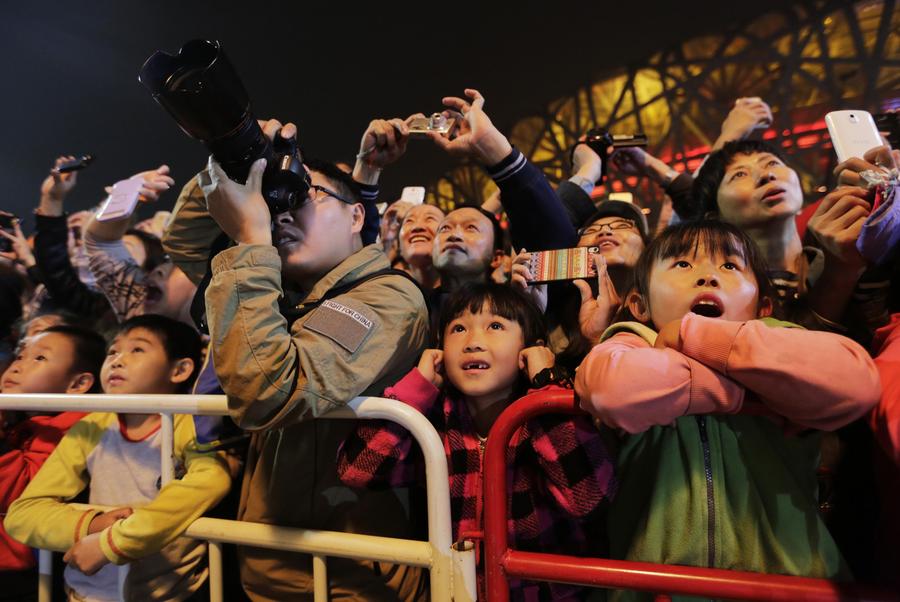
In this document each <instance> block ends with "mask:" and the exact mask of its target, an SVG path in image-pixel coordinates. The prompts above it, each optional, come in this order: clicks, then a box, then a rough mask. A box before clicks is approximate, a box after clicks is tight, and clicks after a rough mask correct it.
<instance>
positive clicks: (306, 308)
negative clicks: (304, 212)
mask: <svg viewBox="0 0 900 602" xmlns="http://www.w3.org/2000/svg"><path fill="white" fill-rule="evenodd" d="M385 276H401V277H403V278H406V279H407V280H409V281H410V282H412V283H413V284H415V285H416V288H417V289H419V292H420V293H422V298H423V299H426V300H427V299H428V296H427V295H426V294H425V291H424V290H422V286H421V285H420V284H419V283H418V282H416V280H415V279H414V278H413V277H412V276H410V275H409V274H407V273H406V272H404V271H402V270H395V269H394V268H384V269H381V270H378V271H375V272H372V273H371V274H366V275H365V276H363V277H362V278H358V279H356V280H354V281H353V282H348V283H347V284H343V285H341V286H335V287H333V288H331V289H329V290H328V291H326V292H325V294H324V295H322V296H321V297H320V298H319V299H317V300H316V301H312V302H310V303H300V304H299V305H295V306H283V307H282V308H281V315H283V316H284V317H285V319H286V320H287V322H288V329H290V328H291V327H292V326H293V325H294V322H296V321H297V320H299V319H300V318H302V317H303V316H305V315H306V314H308V313H309V312H311V311H312V310H314V309H316V308H317V307H319V306H320V305H321V304H322V303H324V302H325V301H328V300H329V299H333V298H334V297H337V296H339V295H343V294H344V293H347V292H350V291H352V290H353V289H355V288H356V287H358V286H359V285H361V284H363V283H365V282H368V281H370V280H375V279H376V278H383V277H385ZM425 308H426V311H427V310H428V304H427V303H426V305H425Z"/></svg>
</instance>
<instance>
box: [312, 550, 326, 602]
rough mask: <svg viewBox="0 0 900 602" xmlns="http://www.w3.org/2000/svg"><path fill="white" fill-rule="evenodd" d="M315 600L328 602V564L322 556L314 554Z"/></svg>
mask: <svg viewBox="0 0 900 602" xmlns="http://www.w3.org/2000/svg"><path fill="white" fill-rule="evenodd" d="M312 561H313V599H314V600H315V602H328V564H327V563H326V562H325V557H324V556H322V555H321V554H313V558H312Z"/></svg>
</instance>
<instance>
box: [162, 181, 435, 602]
mask: <svg viewBox="0 0 900 602" xmlns="http://www.w3.org/2000/svg"><path fill="white" fill-rule="evenodd" d="M184 218H188V219H189V221H190V222H191V223H190V224H185V223H184V221H182V220H183V219H184ZM209 221H211V220H210V218H209V217H208V215H206V212H205V201H204V200H203V196H202V193H200V192H199V187H197V186H196V184H195V183H194V182H192V183H191V184H188V186H186V187H185V190H184V191H183V192H182V196H181V198H179V201H178V205H177V206H176V215H175V219H174V221H173V224H172V226H171V228H170V230H169V233H168V234H167V237H166V239H165V240H164V245H165V247H166V250H167V251H168V252H169V253H170V255H172V257H173V259H174V260H175V261H176V263H178V264H179V266H180V267H181V268H182V270H184V271H185V272H186V273H187V274H188V275H189V276H190V277H191V278H196V279H198V280H199V278H201V277H202V275H203V274H202V272H203V271H204V270H205V259H204V258H203V253H204V251H201V250H199V248H198V247H197V246H191V244H190V237H191V236H194V237H195V239H194V240H195V241H196V242H198V243H199V244H200V246H203V245H209V244H210V243H211V241H212V240H214V239H215V235H212V234H211V233H210V232H208V229H209V226H210V223H209ZM212 226H213V227H214V226H215V224H214V223H213V224H212ZM387 267H389V266H388V261H387V258H386V257H385V255H384V254H383V253H382V252H381V250H380V249H379V248H378V247H376V246H374V245H370V246H368V247H365V248H363V249H361V250H359V251H357V252H356V253H354V254H353V255H351V256H349V257H347V258H346V259H345V260H344V261H343V262H342V263H340V264H339V265H338V266H336V267H335V268H334V269H333V270H332V271H331V272H329V273H328V274H326V275H325V276H324V277H323V278H322V279H321V280H320V281H319V282H318V283H317V284H316V285H315V286H314V287H313V289H312V290H311V291H310V292H309V294H308V295H307V296H306V297H305V298H304V299H303V302H304V303H306V304H313V303H315V302H317V301H319V300H320V299H321V298H322V296H323V295H325V293H327V292H328V291H329V290H330V289H332V288H335V287H339V286H344V285H346V284H348V283H351V282H353V281H355V280H358V279H360V278H363V277H365V276H366V275H368V274H371V273H373V272H376V271H379V270H381V269H384V268H387ZM212 273H213V277H212V280H211V282H210V285H209V288H208V289H207V291H206V309H207V319H208V320H209V326H210V335H211V345H210V348H211V349H212V353H213V362H214V365H215V366H216V374H217V375H218V377H219V380H220V382H221V384H222V387H223V389H224V390H225V392H226V394H227V395H228V403H229V407H230V409H231V413H232V416H233V418H234V419H235V420H236V421H237V423H238V424H239V425H240V426H241V427H242V428H245V429H248V430H251V431H255V432H254V436H253V439H252V442H251V449H250V452H249V457H248V458H247V465H246V470H245V474H244V482H243V487H242V491H241V503H240V509H239V517H238V518H239V519H240V520H246V521H251V522H262V523H269V524H277V525H283V526H290V527H305V528H312V529H327V530H335V531H351V532H358V533H366V534H374V535H384V536H394V537H421V536H422V533H417V532H416V530H415V529H414V528H413V527H412V522H413V521H412V519H411V517H410V504H409V499H408V494H407V492H406V491H405V490H389V491H376V492H370V491H358V490H353V489H350V488H348V487H345V486H344V485H343V484H342V483H341V482H340V480H339V479H338V476H337V471H336V468H335V461H336V455H337V448H338V445H339V444H340V443H341V442H342V441H343V440H344V438H345V437H346V436H347V434H348V433H349V432H350V431H351V430H352V429H353V428H354V426H355V424H354V421H349V420H310V419H311V418H317V417H319V416H321V415H323V414H325V413H327V412H328V411H330V410H331V409H334V408H337V407H340V406H342V405H344V404H345V403H346V402H347V401H349V400H351V399H352V398H354V397H356V396H358V395H381V394H382V392H383V391H384V389H385V387H386V386H388V385H391V384H393V383H395V382H397V381H398V380H400V378H401V377H402V376H403V375H404V374H405V373H406V372H408V371H409V369H410V368H411V367H412V366H413V365H415V362H416V361H417V360H418V357H419V355H421V352H422V350H423V349H424V347H425V344H426V341H427V335H428V316H427V310H426V307H425V300H424V299H423V297H422V294H421V292H420V291H419V289H418V288H417V287H416V286H415V284H414V283H412V282H410V281H409V280H408V279H406V278H403V277H402V276H397V275H386V276H381V277H377V278H373V279H371V280H368V281H366V282H365V283H363V284H360V285H359V286H358V287H356V288H353V289H351V290H349V291H347V292H345V293H344V294H340V295H337V296H335V297H333V298H330V299H328V300H327V301H325V302H324V303H322V304H321V305H318V306H317V307H316V308H315V309H313V310H312V311H310V312H308V313H306V314H305V315H302V317H300V318H299V319H297V320H296V321H295V322H294V323H293V324H292V325H291V326H290V327H289V326H288V322H287V320H286V319H285V318H284V317H283V315H282V314H281V311H280V308H279V298H280V297H282V296H283V295H284V293H283V288H282V285H281V260H280V258H279V256H278V252H277V251H276V249H275V248H274V247H271V246H265V245H240V246H237V247H232V248H229V249H226V250H225V251H223V252H221V253H219V254H218V255H217V256H216V257H215V259H214V260H213V262H212ZM299 307H302V304H301V306H299ZM241 553H242V562H241V577H242V581H243V583H244V588H245V590H246V591H247V593H248V594H249V595H250V597H251V598H252V599H254V600H294V599H312V591H313V584H312V569H311V559H310V558H309V557H308V556H305V555H299V554H286V553H281V552H276V551H269V550H262V549H257V548H245V549H243V550H242V551H241ZM375 564H377V566H375V565H374V564H373V563H371V562H359V561H350V560H340V559H334V558H331V559H329V560H328V574H329V581H330V586H331V595H332V597H340V598H341V599H347V600H354V599H355V600H396V599H403V600H410V599H415V597H416V595H417V594H418V592H419V591H420V589H421V586H422V581H423V579H424V575H423V573H422V571H421V570H420V569H414V568H409V567H399V566H392V565H386V564H385V563H375Z"/></svg>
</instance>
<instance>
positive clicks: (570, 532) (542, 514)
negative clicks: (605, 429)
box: [338, 368, 617, 601]
mask: <svg viewBox="0 0 900 602" xmlns="http://www.w3.org/2000/svg"><path fill="white" fill-rule="evenodd" d="M548 388H549V387H548ZM385 396H386V397H390V398H393V399H399V400H401V401H403V402H405V403H407V404H409V405H411V406H413V407H414V408H416V409H418V410H419V411H420V412H422V413H423V414H424V415H425V416H426V417H427V418H428V419H429V421H431V423H432V424H433V425H434V427H435V429H437V432H438V434H439V435H440V436H441V439H442V440H443V442H444V450H445V452H446V454H447V463H448V468H449V477H450V511H451V513H452V522H453V537H454V540H458V539H459V538H460V534H463V535H467V534H471V533H474V532H481V531H482V528H483V527H482V506H483V503H482V476H483V475H482V457H483V454H484V450H483V442H482V441H481V440H480V439H479V437H478V435H477V432H476V430H475V425H474V423H473V420H472V417H471V415H470V414H469V410H468V407H467V406H466V404H465V402H464V401H462V400H460V399H455V398H454V397H451V396H450V395H446V394H442V392H441V391H439V390H438V389H437V388H435V387H434V385H432V384H431V382H429V381H428V380H426V379H425V378H424V377H423V376H422V374H421V373H420V372H419V370H418V369H415V368H414V369H413V370H412V371H411V372H410V373H409V374H407V375H406V376H405V377H404V378H403V379H402V380H401V381H400V382H399V383H397V384H396V385H394V386H393V387H389V388H388V389H387V390H386V391H385ZM413 443H414V440H413V438H412V436H411V435H410V434H409V432H408V431H407V430H406V429H404V428H403V427H401V426H398V425H396V424H393V423H390V422H387V421H369V422H361V423H360V424H359V426H358V427H357V428H356V430H355V431H354V432H353V433H351V434H350V435H349V436H348V438H347V439H346V440H345V441H344V443H343V445H342V446H341V449H340V450H339V452H338V473H339V474H340V477H341V480H343V482H344V483H346V484H347V485H350V486H352V487H369V488H387V487H402V486H410V485H416V484H419V485H422V484H424V482H425V467H424V460H423V458H422V453H421V450H420V449H419V448H418V447H417V446H414V445H413ZM507 467H508V468H507V474H506V478H507V485H508V488H509V489H508V491H510V496H509V516H510V521H509V528H508V532H509V537H510V541H511V542H512V545H513V547H515V548H516V549H519V550H528V551H535V552H550V553H564V554H569V555H575V556H600V555H605V553H606V528H605V519H606V507H607V505H608V503H609V501H610V500H611V499H612V497H613V495H614V494H615V491H616V487H617V481H616V479H615V476H614V461H613V458H612V457H611V456H610V454H609V453H608V452H607V449H606V446H605V445H604V443H603V441H602V440H601V437H600V434H599V432H598V431H597V429H596V428H595V427H594V425H593V423H592V422H591V420H590V419H589V418H588V417H587V416H570V415H565V416H556V415H546V416H540V417H538V418H537V419H535V420H532V421H530V422H528V423H527V424H525V425H524V426H523V427H522V428H520V429H519V430H518V431H517V432H516V433H515V434H514V435H513V438H512V440H511V441H510V445H509V449H508V451H507ZM480 556H481V555H480V554H479V555H478V578H479V591H480V593H482V594H483V590H482V588H483V566H482V564H481V558H480ZM510 589H511V594H512V599H513V600H529V601H531V600H534V601H537V600H580V599H583V598H584V596H585V594H586V590H585V589H584V588H581V587H578V586H572V585H563V584H550V583H533V582H526V581H521V580H511V582H510ZM482 599H483V598H482Z"/></svg>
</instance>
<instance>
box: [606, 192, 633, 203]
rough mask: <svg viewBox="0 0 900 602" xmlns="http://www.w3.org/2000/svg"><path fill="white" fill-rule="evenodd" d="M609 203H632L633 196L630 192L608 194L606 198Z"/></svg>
mask: <svg viewBox="0 0 900 602" xmlns="http://www.w3.org/2000/svg"><path fill="white" fill-rule="evenodd" d="M606 198H608V199H609V200H610V201H624V202H626V203H634V195H633V194H631V193H630V192H610V193H609V195H607V197H606Z"/></svg>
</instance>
